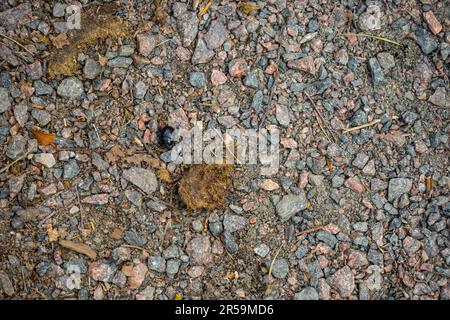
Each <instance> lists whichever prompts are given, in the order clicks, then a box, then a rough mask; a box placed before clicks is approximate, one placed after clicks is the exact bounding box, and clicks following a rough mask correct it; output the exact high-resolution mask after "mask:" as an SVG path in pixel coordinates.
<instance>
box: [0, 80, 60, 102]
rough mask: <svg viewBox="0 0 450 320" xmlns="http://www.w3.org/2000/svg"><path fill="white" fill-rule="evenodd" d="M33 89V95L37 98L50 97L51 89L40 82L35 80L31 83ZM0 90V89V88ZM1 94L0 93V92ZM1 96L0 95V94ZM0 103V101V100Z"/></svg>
mask: <svg viewBox="0 0 450 320" xmlns="http://www.w3.org/2000/svg"><path fill="white" fill-rule="evenodd" d="M33 87H34V89H35V91H34V95H35V96H37V97H39V96H50V95H51V94H52V93H53V87H52V86H50V85H48V84H46V83H44V82H42V81H41V80H36V81H35V82H34V83H33ZM0 90H1V88H0ZM0 92H1V91H0ZM0 96H1V94H0ZM0 101H1V100H0Z"/></svg>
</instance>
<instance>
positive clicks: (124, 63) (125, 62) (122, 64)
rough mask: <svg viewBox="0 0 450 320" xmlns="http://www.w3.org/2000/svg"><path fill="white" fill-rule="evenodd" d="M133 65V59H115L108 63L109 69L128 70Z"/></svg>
mask: <svg viewBox="0 0 450 320" xmlns="http://www.w3.org/2000/svg"><path fill="white" fill-rule="evenodd" d="M132 63H133V59H131V58H127V57H116V58H114V59H111V60H109V61H108V66H109V67H111V68H124V69H126V68H128V67H129V66H130V65H131V64H132Z"/></svg>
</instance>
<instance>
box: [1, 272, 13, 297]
mask: <svg viewBox="0 0 450 320" xmlns="http://www.w3.org/2000/svg"><path fill="white" fill-rule="evenodd" d="M0 289H2V291H3V292H4V293H5V294H6V295H7V296H10V297H12V296H13V295H14V293H15V290H14V286H13V284H12V282H11V280H10V279H9V277H8V275H7V274H6V273H5V272H3V271H0Z"/></svg>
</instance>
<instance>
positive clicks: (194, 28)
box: [177, 11, 199, 47]
mask: <svg viewBox="0 0 450 320" xmlns="http://www.w3.org/2000/svg"><path fill="white" fill-rule="evenodd" d="M198 22H199V21H198V18H197V14H196V13H195V12H192V11H186V12H185V13H184V14H183V15H182V16H181V17H180V18H179V19H178V20H177V30H178V33H179V34H180V36H181V39H182V41H183V46H184V47H189V46H190V45H191V43H192V41H194V39H195V38H196V37H197V32H198Z"/></svg>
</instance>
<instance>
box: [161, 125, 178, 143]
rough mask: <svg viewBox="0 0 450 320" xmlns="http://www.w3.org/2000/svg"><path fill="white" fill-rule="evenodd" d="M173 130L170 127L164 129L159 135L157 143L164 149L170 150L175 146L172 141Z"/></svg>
mask: <svg viewBox="0 0 450 320" xmlns="http://www.w3.org/2000/svg"><path fill="white" fill-rule="evenodd" d="M174 132H175V129H174V128H172V127H169V126H167V127H164V128H162V129H161V131H160V133H159V143H160V144H161V146H163V147H164V148H171V147H172V146H173V145H174V144H175V140H174Z"/></svg>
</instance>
